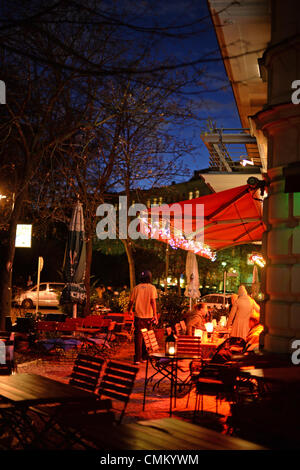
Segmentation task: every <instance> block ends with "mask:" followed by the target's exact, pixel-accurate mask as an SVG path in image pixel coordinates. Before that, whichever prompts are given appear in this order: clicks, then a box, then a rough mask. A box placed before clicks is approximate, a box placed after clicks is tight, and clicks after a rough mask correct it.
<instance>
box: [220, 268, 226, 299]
mask: <svg viewBox="0 0 300 470" xmlns="http://www.w3.org/2000/svg"><path fill="white" fill-rule="evenodd" d="M221 264H222V266H223V268H224V274H223V292H224V297H223V306H224V305H225V294H226V277H227V273H226V265H227V263H226V261H222V263H221Z"/></svg>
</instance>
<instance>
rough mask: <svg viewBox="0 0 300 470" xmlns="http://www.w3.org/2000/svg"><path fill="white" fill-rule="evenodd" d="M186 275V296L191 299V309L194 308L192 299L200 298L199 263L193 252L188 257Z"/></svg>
mask: <svg viewBox="0 0 300 470" xmlns="http://www.w3.org/2000/svg"><path fill="white" fill-rule="evenodd" d="M185 273H186V280H187V285H186V289H185V292H184V295H185V296H186V297H189V298H190V308H192V299H198V298H199V297H200V291H199V272H198V262H197V258H196V255H195V253H192V252H191V251H189V252H188V253H187V256H186V266H185Z"/></svg>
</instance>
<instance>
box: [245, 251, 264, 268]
mask: <svg viewBox="0 0 300 470" xmlns="http://www.w3.org/2000/svg"><path fill="white" fill-rule="evenodd" d="M249 261H250V262H251V263H253V264H257V265H258V266H259V267H261V268H264V267H265V265H266V261H265V259H264V257H263V256H262V255H261V254H260V253H252V254H251V255H250V256H249Z"/></svg>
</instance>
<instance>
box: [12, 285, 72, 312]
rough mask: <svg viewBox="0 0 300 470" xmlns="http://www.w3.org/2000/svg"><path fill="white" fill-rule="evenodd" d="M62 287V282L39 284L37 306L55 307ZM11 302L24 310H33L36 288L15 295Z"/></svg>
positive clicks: (35, 300)
mask: <svg viewBox="0 0 300 470" xmlns="http://www.w3.org/2000/svg"><path fill="white" fill-rule="evenodd" d="M63 287H64V284H63V283H62V282H41V283H40V289H39V306H41V307H57V306H58V305H59V298H60V294H61V292H62V290H63ZM13 302H14V303H15V304H17V305H21V306H22V307H24V308H28V309H29V308H33V307H34V306H35V305H36V302H37V286H34V287H31V288H30V289H27V290H25V291H22V292H20V293H18V294H16V296H15V297H14V299H13Z"/></svg>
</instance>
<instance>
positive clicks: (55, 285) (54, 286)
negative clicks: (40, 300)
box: [49, 284, 64, 292]
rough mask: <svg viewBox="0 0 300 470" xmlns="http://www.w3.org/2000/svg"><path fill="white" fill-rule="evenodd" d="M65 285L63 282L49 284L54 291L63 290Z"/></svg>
mask: <svg viewBox="0 0 300 470" xmlns="http://www.w3.org/2000/svg"><path fill="white" fill-rule="evenodd" d="M63 287H64V286H63V285H62V284H50V285H49V291H50V292H53V291H55V292H56V291H59V292H61V291H62V290H63Z"/></svg>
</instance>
